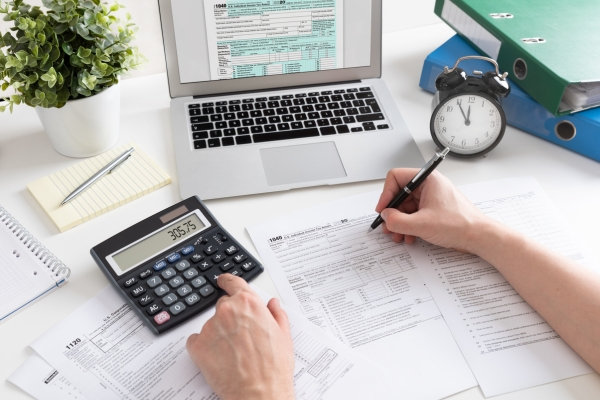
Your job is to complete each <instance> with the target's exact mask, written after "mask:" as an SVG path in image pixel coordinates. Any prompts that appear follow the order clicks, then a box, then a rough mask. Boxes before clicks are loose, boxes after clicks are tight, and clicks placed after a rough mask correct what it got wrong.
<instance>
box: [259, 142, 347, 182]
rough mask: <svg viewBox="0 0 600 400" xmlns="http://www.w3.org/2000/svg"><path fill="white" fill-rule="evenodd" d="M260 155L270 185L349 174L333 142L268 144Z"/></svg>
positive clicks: (340, 176) (341, 176) (339, 176)
mask: <svg viewBox="0 0 600 400" xmlns="http://www.w3.org/2000/svg"><path fill="white" fill-rule="evenodd" d="M260 157H261V159H262V162H263V167H264V169H265V175H266V176H267V183H268V184H269V186H276V185H285V184H291V183H299V182H308V181H316V180H321V179H331V178H343V177H345V176H346V171H345V170H344V166H343V165H342V160H341V159H340V155H339V154H338V151H337V148H336V146H335V143H334V142H323V143H310V144H299V145H295V146H282V147H271V148H265V149H261V150H260Z"/></svg>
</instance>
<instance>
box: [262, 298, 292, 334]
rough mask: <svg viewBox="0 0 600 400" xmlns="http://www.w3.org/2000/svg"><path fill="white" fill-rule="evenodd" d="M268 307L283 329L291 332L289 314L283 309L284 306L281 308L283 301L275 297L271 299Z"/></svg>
mask: <svg viewBox="0 0 600 400" xmlns="http://www.w3.org/2000/svg"><path fill="white" fill-rule="evenodd" d="M267 308H268V309H269V311H270V312H271V315H272V316H273V318H274V319H275V321H277V325H279V327H280V328H281V329H284V330H285V331H286V332H289V329H290V323H289V321H288V316H287V313H286V312H285V311H284V310H283V308H281V303H280V302H279V299H277V298H275V297H274V298H272V299H271V300H269V302H268V303H267Z"/></svg>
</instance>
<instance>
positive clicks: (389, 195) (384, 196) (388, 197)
mask: <svg viewBox="0 0 600 400" xmlns="http://www.w3.org/2000/svg"><path fill="white" fill-rule="evenodd" d="M417 172H419V170H418V169H414V168H394V169H391V170H389V171H388V173H387V176H386V178H385V183H384V184H383V190H382V192H381V196H379V201H378V202H377V206H376V207H375V211H377V212H381V210H383V209H384V208H386V207H387V205H388V204H389V203H390V201H392V199H393V198H394V196H395V195H396V194H397V193H398V192H400V190H401V189H402V188H403V187H404V186H405V185H406V184H407V183H408V182H409V181H410V180H411V179H412V178H413V177H414V176H415V175H416V174H417Z"/></svg>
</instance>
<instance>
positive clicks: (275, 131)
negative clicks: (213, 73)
mask: <svg viewBox="0 0 600 400" xmlns="http://www.w3.org/2000/svg"><path fill="white" fill-rule="evenodd" d="M188 114H189V120H190V129H191V132H192V139H193V143H194V148H195V149H206V148H215V147H222V146H233V145H244V144H249V143H263V142H270V141H275V140H287V139H297V138H306V137H312V136H324V135H337V134H346V133H352V132H364V131H377V130H384V129H389V125H388V123H387V122H386V119H385V116H384V114H383V112H382V111H381V108H380V107H379V104H378V103H377V100H376V98H375V95H374V94H373V91H372V90H371V88H370V87H361V88H348V89H337V90H322V91H311V92H306V93H296V94H286V95H279V96H268V97H261V96H257V97H254V98H244V99H236V100H223V101H204V102H203V101H199V102H197V103H191V104H188Z"/></svg>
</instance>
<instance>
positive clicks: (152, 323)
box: [90, 196, 263, 334]
mask: <svg viewBox="0 0 600 400" xmlns="http://www.w3.org/2000/svg"><path fill="white" fill-rule="evenodd" d="M90 252H91V254H92V257H93V258H94V260H95V261H96V263H97V264H98V266H99V267H100V269H101V270H102V271H103V272H104V274H105V275H106V276H107V277H108V279H109V281H110V282H111V283H112V284H113V285H114V287H115V288H116V289H117V290H118V291H119V293H121V295H122V296H124V297H125V298H126V299H127V301H128V302H129V304H130V305H131V306H132V307H133V309H134V310H136V312H137V313H138V315H139V316H140V317H141V318H142V320H143V321H144V322H145V323H146V325H147V326H148V327H149V328H150V329H151V330H152V331H153V332H154V333H156V334H160V333H162V332H165V331H166V330H168V329H170V328H173V327H175V326H177V325H178V324H180V323H182V322H184V321H185V320H187V319H188V318H190V317H192V316H194V315H196V314H198V313H200V312H201V311H203V310H205V309H207V308H208V307H210V306H211V305H213V304H214V303H215V302H216V301H217V299H218V298H219V297H220V296H221V295H223V294H224V291H223V290H222V289H220V288H219V286H218V285H217V277H218V276H219V275H220V274H222V273H231V274H233V275H237V276H240V277H242V278H244V279H245V280H246V281H249V280H251V279H252V278H254V277H256V276H257V275H259V274H260V273H261V272H262V271H263V266H262V265H261V264H260V263H259V262H258V261H257V260H256V259H255V258H254V257H253V256H252V255H251V254H250V253H249V252H248V251H247V250H246V249H244V247H242V246H241V245H240V244H239V242H237V241H236V240H235V239H234V238H233V237H232V236H231V235H230V234H229V233H227V231H226V230H225V229H224V228H223V227H222V226H221V225H220V224H219V223H218V222H217V220H216V219H215V217H213V215H212V214H211V213H210V212H209V211H208V209H207V208H206V206H205V205H204V204H203V203H202V201H201V200H200V199H199V198H198V197H196V196H192V197H189V198H187V199H185V200H183V201H181V202H179V203H177V204H175V205H173V206H171V207H168V208H166V209H164V210H163V211H161V212H159V213H156V214H154V215H152V216H150V217H148V218H146V219H144V220H143V221H140V222H138V223H136V224H135V225H133V226H131V227H129V228H127V229H125V230H123V231H121V232H119V233H117V234H116V235H114V236H112V237H111V238H109V239H107V240H105V241H103V242H102V243H100V244H98V245H97V246H94V247H93V248H92V249H91V250H90Z"/></svg>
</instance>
